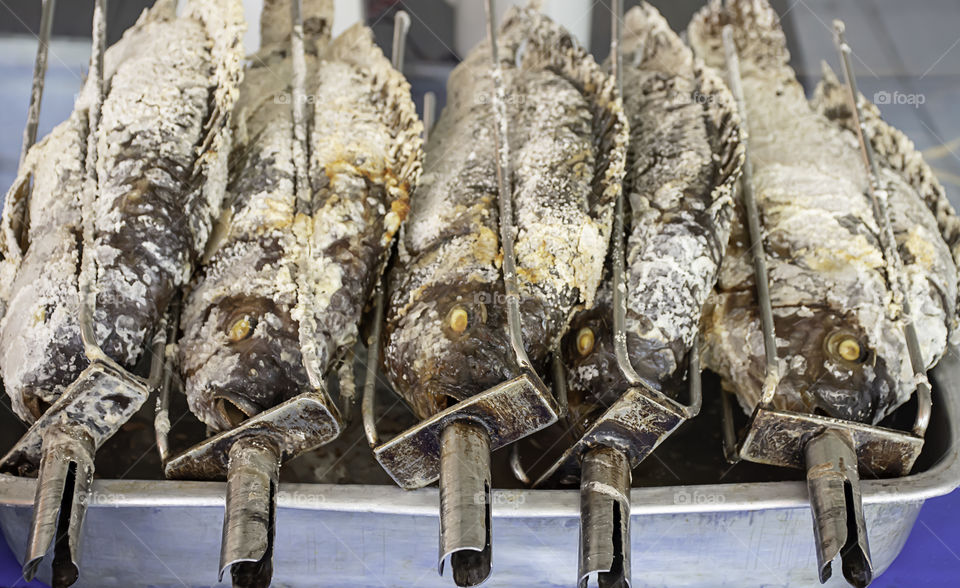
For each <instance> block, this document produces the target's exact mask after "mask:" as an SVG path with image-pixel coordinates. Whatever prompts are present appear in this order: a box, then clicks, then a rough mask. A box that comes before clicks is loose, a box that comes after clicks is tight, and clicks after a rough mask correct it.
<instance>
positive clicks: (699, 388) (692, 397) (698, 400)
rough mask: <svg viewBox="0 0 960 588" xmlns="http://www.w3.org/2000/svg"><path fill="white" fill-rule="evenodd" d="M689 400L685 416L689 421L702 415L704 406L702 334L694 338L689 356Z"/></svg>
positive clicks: (685, 408)
mask: <svg viewBox="0 0 960 588" xmlns="http://www.w3.org/2000/svg"><path fill="white" fill-rule="evenodd" d="M687 391H688V392H689V394H688V396H689V398H688V399H687V402H688V404H687V405H686V406H685V407H684V409H683V411H684V415H685V416H686V417H687V418H688V419H689V418H693V417H695V416H697V415H698V414H700V408H701V407H702V406H703V385H702V381H701V378H700V333H697V334H696V335H694V337H693V345H691V346H690V351H689V352H688V355H687Z"/></svg>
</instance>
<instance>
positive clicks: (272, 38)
mask: <svg viewBox="0 0 960 588" xmlns="http://www.w3.org/2000/svg"><path fill="white" fill-rule="evenodd" d="M290 2H291V0H265V2H264V3H263V12H262V13H261V15H260V46H261V47H262V48H267V47H269V46H271V45H278V44H284V45H285V44H287V43H288V42H289V39H290V29H291V27H292V24H291V22H290ZM301 9H302V11H303V12H302V13H301V14H302V16H303V40H304V44H305V45H306V49H307V52H308V53H314V52H316V50H317V49H318V48H320V47H324V46H325V45H326V44H327V43H329V42H330V32H331V30H332V29H333V0H302V8H301Z"/></svg>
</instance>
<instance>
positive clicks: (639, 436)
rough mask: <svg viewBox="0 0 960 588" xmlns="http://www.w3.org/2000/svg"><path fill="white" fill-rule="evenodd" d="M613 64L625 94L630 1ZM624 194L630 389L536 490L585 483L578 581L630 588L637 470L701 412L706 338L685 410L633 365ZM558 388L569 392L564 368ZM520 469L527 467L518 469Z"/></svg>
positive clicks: (619, 264)
mask: <svg viewBox="0 0 960 588" xmlns="http://www.w3.org/2000/svg"><path fill="white" fill-rule="evenodd" d="M610 8H611V42H610V64H611V75H612V76H613V77H614V79H615V82H616V88H617V95H618V96H620V95H621V94H622V84H623V76H622V63H623V56H622V49H621V36H622V30H621V29H622V20H623V15H622V11H623V3H622V2H621V1H620V0H613V2H611V6H610ZM624 208H625V204H624V195H623V192H622V190H621V192H620V194H619V195H618V196H617V199H616V202H615V207H614V221H613V231H612V234H611V241H612V244H611V257H610V262H611V264H612V266H613V267H612V270H613V271H612V281H613V308H612V310H613V331H614V332H613V343H614V352H615V355H616V359H617V367H618V369H619V370H620V372H621V373H622V374H623V377H624V379H625V380H626V382H627V385H628V388H627V390H626V391H625V392H623V394H622V395H621V396H620V398H618V399H617V401H616V402H614V403H613V404H612V405H611V406H610V407H609V408H607V409H606V410H605V411H604V412H603V414H601V415H600V416H599V417H597V418H596V419H595V420H594V421H593V423H592V424H591V425H590V427H589V428H588V429H587V430H586V431H585V432H584V433H583V435H581V436H580V438H579V439H577V440H576V442H575V443H574V444H573V445H572V446H571V447H570V448H568V449H567V450H566V451H565V452H564V454H563V455H562V456H561V457H560V459H558V460H557V461H556V462H554V464H553V465H552V466H551V467H550V468H549V469H548V470H547V472H546V473H544V474H543V475H541V476H540V478H539V479H538V480H537V482H536V484H535V486H543V485H547V484H550V483H552V482H553V481H555V480H561V479H569V478H571V477H574V476H576V475H577V474H578V473H579V477H580V543H579V558H578V575H577V582H578V585H579V586H581V587H585V586H587V585H588V584H589V583H590V582H591V580H592V579H594V578H595V579H596V582H597V584H599V585H600V586H625V585H629V583H630V581H631V580H630V485H631V470H632V469H633V468H634V467H636V466H637V465H638V464H639V463H640V462H641V461H643V460H644V459H645V458H646V457H647V456H648V455H649V454H650V453H651V452H652V451H653V450H654V449H655V448H656V447H657V446H658V445H659V444H660V443H661V442H662V441H663V440H664V439H666V438H667V437H668V436H669V435H670V434H671V433H672V432H673V431H675V430H676V429H677V427H679V426H680V424H682V423H683V422H684V421H685V420H686V419H688V418H692V417H693V416H695V415H696V414H697V413H698V412H699V411H700V404H701V396H702V395H701V389H700V366H699V354H700V350H699V340H698V339H695V340H694V342H693V345H692V346H691V349H690V350H689V352H688V376H687V386H688V395H689V399H688V402H689V405H682V404H680V403H678V402H676V401H674V400H673V399H671V398H670V397H669V396H667V395H666V394H664V393H663V392H661V391H660V390H659V387H658V386H656V385H655V384H653V383H652V382H650V381H648V380H647V379H645V378H643V377H642V376H640V375H639V374H638V373H637V372H636V370H635V369H634V367H633V365H632V363H631V362H630V358H629V354H628V348H627V334H626V313H627V304H626V295H627V287H626V275H625V274H626V252H625V245H624V243H625V232H626V229H625V222H624V217H625V212H624ZM554 381H555V384H560V389H561V390H562V389H563V388H564V387H565V386H563V384H564V377H563V368H562V367H561V368H559V369H558V370H555V377H554ZM514 469H515V470H516V469H519V468H514Z"/></svg>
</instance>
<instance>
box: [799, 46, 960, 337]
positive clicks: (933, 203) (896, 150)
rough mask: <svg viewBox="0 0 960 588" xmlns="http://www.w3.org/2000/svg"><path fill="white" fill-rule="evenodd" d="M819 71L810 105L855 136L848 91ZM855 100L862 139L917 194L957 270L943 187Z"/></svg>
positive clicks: (898, 136) (958, 235) (958, 247)
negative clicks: (859, 106) (935, 224)
mask: <svg viewBox="0 0 960 588" xmlns="http://www.w3.org/2000/svg"><path fill="white" fill-rule="evenodd" d="M822 68H823V74H822V76H823V77H822V79H821V80H820V83H819V84H817V88H816V90H815V92H814V96H813V98H812V99H811V105H812V106H813V108H814V109H815V110H816V111H817V112H819V113H820V114H822V115H823V116H825V117H826V118H827V119H829V120H831V121H833V122H834V123H836V124H838V125H839V126H841V127H843V128H844V129H846V130H848V131H850V132H852V133H856V121H855V120H854V116H853V111H852V109H851V105H850V90H849V89H848V88H847V86H846V84H844V83H843V82H841V81H840V80H839V79H838V78H837V75H836V74H835V73H834V72H833V69H831V68H830V66H829V65H827V64H826V63H823V65H822ZM859 100H860V103H861V108H860V111H861V115H862V116H863V120H862V121H861V122H862V123H863V127H864V136H865V138H866V139H867V140H868V141H870V146H871V147H872V148H873V153H874V156H875V157H876V158H877V161H878V163H881V164H882V165H884V166H885V167H888V168H890V169H891V170H893V171H895V172H897V173H898V174H900V176H901V177H902V178H903V179H904V180H905V181H906V182H907V183H908V184H909V185H910V186H911V187H912V188H913V189H914V190H916V191H917V193H918V194H919V195H920V197H921V198H922V199H923V202H924V204H925V205H926V206H927V208H928V209H930V212H932V213H933V216H934V218H936V220H937V226H938V227H939V229H940V234H941V235H942V236H943V240H944V241H945V242H946V243H947V246H948V247H949V248H950V254H951V256H952V257H953V260H954V263H956V264H957V266H958V267H960V218H958V217H957V212H956V210H955V209H954V208H953V205H951V204H950V201H949V200H947V194H946V191H945V190H944V188H943V185H942V184H941V183H940V181H939V180H938V179H937V177H936V175H935V174H934V173H933V170H932V169H931V168H930V166H929V165H928V164H927V162H926V161H924V159H923V154H921V153H920V151H919V150H918V149H917V148H916V146H915V145H914V144H913V141H911V140H910V139H909V138H908V137H907V136H906V135H905V134H904V133H903V132H902V131H900V130H899V129H897V128H895V127H893V126H892V125H890V124H889V123H887V122H886V121H884V120H883V118H882V117H881V115H880V109H879V108H877V106H876V105H875V104H873V103H872V102H870V101H869V100H867V99H866V97H865V96H863V95H862V94H861V95H860V97H859ZM958 275H960V274H958ZM958 288H960V284H958ZM958 292H960V290H958ZM955 308H957V309H960V299H958V300H957V303H956V306H955ZM954 314H955V315H956V313H954ZM951 324H952V329H951V330H956V329H957V327H958V326H960V317H958V316H953V317H951Z"/></svg>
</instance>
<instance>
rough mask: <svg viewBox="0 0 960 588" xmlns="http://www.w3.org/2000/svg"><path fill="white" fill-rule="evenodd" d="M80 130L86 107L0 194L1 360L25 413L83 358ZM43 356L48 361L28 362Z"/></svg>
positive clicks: (36, 411) (36, 150) (38, 409)
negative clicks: (0, 205) (1, 203)
mask: <svg viewBox="0 0 960 588" xmlns="http://www.w3.org/2000/svg"><path fill="white" fill-rule="evenodd" d="M86 135H87V118H86V112H84V111H82V110H76V111H74V113H73V114H71V116H70V118H69V119H67V120H66V121H64V122H63V123H60V125H58V126H57V127H56V128H54V129H53V131H51V132H50V134H49V135H47V136H46V137H45V138H44V139H43V140H42V141H40V142H39V143H37V144H36V145H34V146H33V147H32V148H31V149H30V151H29V152H28V154H27V158H26V160H25V161H24V164H23V166H22V167H21V169H20V173H19V175H18V177H17V180H16V181H15V183H14V185H13V187H11V188H10V191H9V192H8V193H7V196H6V200H5V202H6V206H5V207H4V215H3V233H2V234H0V247H2V250H3V259H2V261H0V273H2V286H0V288H3V294H2V298H3V307H4V309H6V308H7V307H9V309H10V312H9V313H4V315H2V316H3V318H2V322H0V368H2V369H3V377H4V383H5V386H6V389H7V390H10V391H12V390H14V389H15V388H19V393H16V394H11V396H10V398H11V402H12V405H13V408H14V411H15V412H16V413H17V414H18V415H20V417H21V418H24V419H27V418H28V417H27V416H26V415H31V416H32V417H33V418H35V417H36V416H39V415H40V414H42V413H43V412H44V411H45V410H46V407H47V406H49V405H50V404H52V403H53V401H54V400H55V399H56V396H57V394H59V391H60V388H59V387H58V385H62V384H61V383H62V382H70V381H72V380H73V379H74V378H75V377H76V376H77V375H78V374H79V373H80V370H82V369H83V368H84V367H85V365H86V362H85V361H81V359H82V353H83V347H82V344H81V342H80V331H79V328H78V326H77V322H76V316H77V313H78V312H79V294H78V290H77V281H76V276H77V275H78V273H79V268H80V247H79V243H80V241H82V229H81V223H82V219H81V213H80V200H79V195H80V193H81V191H82V189H83V182H84V179H85V175H84V170H83V161H84V154H85V151H86ZM31 184H32V185H31ZM20 219H23V220H22V221H21V220H20ZM71 278H72V279H71ZM26 341H29V343H30V344H29V345H25V344H24V343H25V342H26ZM44 361H48V362H50V366H49V367H50V369H48V370H45V371H41V370H36V369H29V367H30V366H36V365H40V364H41V363H42V362H44Z"/></svg>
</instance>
